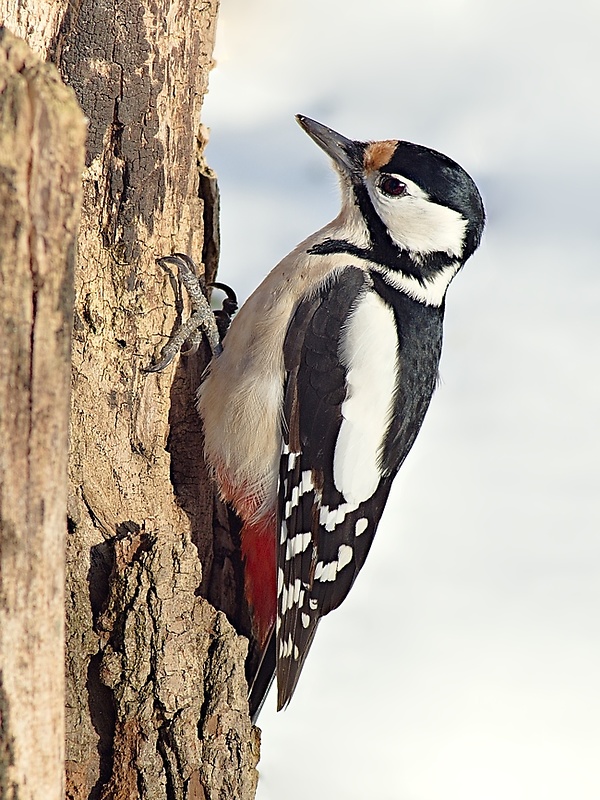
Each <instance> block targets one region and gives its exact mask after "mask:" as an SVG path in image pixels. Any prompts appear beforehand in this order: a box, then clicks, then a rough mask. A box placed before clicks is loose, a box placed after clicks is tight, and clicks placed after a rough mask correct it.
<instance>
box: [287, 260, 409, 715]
mask: <svg viewBox="0 0 600 800" xmlns="http://www.w3.org/2000/svg"><path fill="white" fill-rule="evenodd" d="M372 291H373V284H372V281H371V278H370V277H369V275H368V274H367V273H366V272H364V271H363V270H360V269H358V268H356V267H348V268H346V269H344V270H342V271H341V272H339V273H337V274H334V276H332V278H331V279H330V280H329V281H328V282H327V283H326V284H324V285H323V287H322V288H321V289H320V290H319V291H318V292H317V293H315V294H314V295H313V296H311V297H309V298H308V299H306V300H304V301H302V302H301V303H300V304H299V306H298V308H297V309H296V312H295V314H294V316H293V318H292V320H291V322H290V325H289V328H288V331H287V335H286V339H285V345H284V354H285V368H286V373H287V382H286V390H285V399H284V424H283V427H284V435H283V452H282V456H281V461H280V475H279V504H278V507H279V511H280V518H279V520H278V525H279V532H280V540H279V545H278V559H277V561H278V586H277V588H278V603H277V614H278V618H277V642H276V657H277V684H278V708H282V707H283V706H284V705H285V704H286V703H287V702H289V700H290V698H291V696H292V694H293V692H294V689H295V687H296V683H297V681H298V677H299V675H300V672H301V670H302V666H303V664H304V660H305V658H306V655H307V653H308V650H309V648H310V645H311V643H312V640H313V637H314V634H315V631H316V628H317V625H318V622H319V619H320V618H321V617H322V616H324V615H325V614H327V613H329V611H331V610H332V609H334V608H336V607H337V606H339V604H340V603H341V602H342V600H343V599H344V598H345V597H346V595H347V594H348V591H349V589H350V587H351V586H352V584H353V582H354V580H355V578H356V576H357V574H358V572H359V570H360V569H361V567H362V565H363V563H364V561H365V558H366V556H367V553H368V551H369V548H370V546H371V543H372V541H373V536H374V534H375V530H376V527H377V524H378V522H379V518H380V517H381V514H382V512H383V508H384V505H385V502H386V500H387V496H388V492H389V488H390V484H391V481H392V478H393V475H388V476H385V477H383V476H382V478H381V480H380V481H379V485H378V486H377V488H376V490H375V491H374V492H373V494H372V495H371V496H370V497H369V498H368V499H367V500H365V501H364V502H361V503H360V504H358V505H355V504H352V503H348V502H347V501H346V498H345V497H344V496H343V495H342V494H341V493H340V492H339V491H338V489H337V488H336V486H335V483H334V477H333V463H334V452H335V447H336V442H337V438H338V434H339V431H340V426H341V423H342V404H343V402H344V400H345V398H346V391H347V389H346V369H345V367H344V366H342V365H341V364H340V354H339V351H340V343H341V340H342V337H343V334H344V330H345V326H346V324H347V322H348V319H349V317H350V315H351V313H352V311H353V308H354V307H356V306H357V304H358V303H360V301H361V299H362V298H364V297H365V295H366V294H367V293H368V292H372ZM357 469H360V465H357Z"/></svg>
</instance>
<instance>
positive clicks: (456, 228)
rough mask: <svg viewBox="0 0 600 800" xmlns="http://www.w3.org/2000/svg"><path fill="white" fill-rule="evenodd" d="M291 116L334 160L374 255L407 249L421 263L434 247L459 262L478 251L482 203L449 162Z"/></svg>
mask: <svg viewBox="0 0 600 800" xmlns="http://www.w3.org/2000/svg"><path fill="white" fill-rule="evenodd" d="M296 119H297V120H298V123H299V124H300V125H301V127H302V128H303V129H304V130H305V131H306V133H308V135H309V136H310V137H311V138H312V139H313V140H314V141H315V142H316V143H317V144H318V145H319V147H321V149H322V150H324V151H325V152H326V153H327V155H328V156H329V157H330V158H331V159H332V161H333V164H334V166H335V168H336V170H337V172H338V174H339V176H340V180H341V184H342V203H343V205H344V207H345V208H346V211H350V210H351V206H354V207H355V208H357V209H358V210H359V212H360V215H361V217H362V221H364V226H365V229H366V230H365V233H366V234H367V236H368V239H369V246H370V248H371V249H372V250H373V251H374V252H376V253H377V254H378V256H379V257H378V258H377V259H376V260H380V261H383V262H384V263H385V262H387V263H389V264H390V265H391V264H392V263H393V262H394V261H395V260H397V259H398V253H401V254H402V253H403V254H407V253H408V255H410V257H411V258H412V259H413V261H414V262H415V263H417V264H419V263H423V264H424V263H425V262H426V261H431V258H432V256H435V255H436V254H439V256H440V257H441V259H442V260H443V261H444V262H447V261H448V259H451V260H455V261H456V262H458V263H459V264H460V265H462V264H463V263H464V262H465V261H466V260H467V258H469V256H470V255H472V253H473V252H474V251H475V250H476V248H477V246H478V245H479V242H480V240H481V235H482V232H483V227H484V223H485V213H484V209H483V202H482V200H481V195H480V194H479V191H478V189H477V186H476V185H475V183H474V181H473V179H472V178H471V177H470V176H469V175H468V174H467V173H466V172H465V170H464V169H463V168H462V167H461V166H460V165H459V164H457V163H456V162H455V161H453V160H452V159H450V158H448V156H445V155H443V154H442V153H438V152H437V151H435V150H431V149H430V148H428V147H423V146H421V145H418V144H411V143H410V142H404V141H398V140H395V139H390V140H386V141H381V142H361V141H353V140H351V139H347V138H346V137H345V136H342V135H341V134H339V133H337V132H336V131H334V130H331V128H327V127H326V126H325V125H321V123H319V122H315V121H314V120H312V119H309V118H308V117H304V116H302V115H300V114H299V115H297V117H296ZM424 277H427V276H426V275H425V276H424Z"/></svg>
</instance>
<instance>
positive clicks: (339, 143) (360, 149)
mask: <svg viewBox="0 0 600 800" xmlns="http://www.w3.org/2000/svg"><path fill="white" fill-rule="evenodd" d="M296 120H297V122H298V124H299V125H300V127H301V128H303V130H305V131H306V133H308V135H309V136H310V138H311V139H312V140H313V141H314V142H316V143H317V144H318V145H319V147H320V148H321V149H322V150H324V151H325V152H326V153H327V155H328V156H329V157H330V158H331V159H332V160H333V161H334V163H335V164H336V166H337V167H339V168H341V171H342V172H345V173H347V174H348V175H359V174H361V173H362V171H363V157H364V150H365V146H364V143H363V142H353V141H352V140H351V139H346V137H345V136H342V134H341V133H336V131H333V130H331V128H327V127H326V126H325V125H321V123H320V122H315V120H314V119H309V117H304V116H302V114H296Z"/></svg>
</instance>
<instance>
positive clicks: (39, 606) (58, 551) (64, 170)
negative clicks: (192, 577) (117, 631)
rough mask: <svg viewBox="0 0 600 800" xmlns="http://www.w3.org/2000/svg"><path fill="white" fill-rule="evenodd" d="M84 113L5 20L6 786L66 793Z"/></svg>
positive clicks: (1, 612)
mask: <svg viewBox="0 0 600 800" xmlns="http://www.w3.org/2000/svg"><path fill="white" fill-rule="evenodd" d="M84 141H85V121H84V117H83V114H82V113H81V111H80V109H79V107H78V105H77V102H76V100H75V97H74V95H73V92H72V91H71V90H69V89H67V88H66V87H65V86H64V85H63V84H62V82H61V81H60V78H59V75H58V73H57V71H56V69H54V67H52V66H50V65H45V64H41V63H40V61H39V59H38V58H37V56H34V54H33V53H32V52H31V50H30V49H29V48H28V47H27V45H26V44H25V43H24V42H23V41H21V40H20V39H16V38H15V37H13V36H12V35H11V34H10V33H8V32H7V31H6V30H5V29H1V28H0V209H2V213H1V214H0V331H1V332H2V333H1V336H0V364H1V370H0V796H1V797H2V798H7V800H8V799H9V798H10V799H11V800H12V798H14V800H16V798H17V797H18V798H20V800H25V799H26V798H31V800H34V798H35V800H38V799H39V798H40V797H44V798H48V800H59V799H60V798H62V797H63V796H64V781H63V759H64V670H63V660H64V563H65V557H64V547H65V533H66V531H65V516H66V507H67V492H66V476H67V452H68V420H69V403H68V398H69V377H70V336H71V322H72V310H73V268H74V261H75V237H76V232H77V224H78V220H79V210H80V205H81V184H80V175H81V170H82V167H83V156H84Z"/></svg>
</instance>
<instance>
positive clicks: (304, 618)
mask: <svg viewBox="0 0 600 800" xmlns="http://www.w3.org/2000/svg"><path fill="white" fill-rule="evenodd" d="M302 625H303V626H304V627H305V628H308V626H309V625H310V617H309V616H308V614H304V613H303V614H302Z"/></svg>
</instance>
